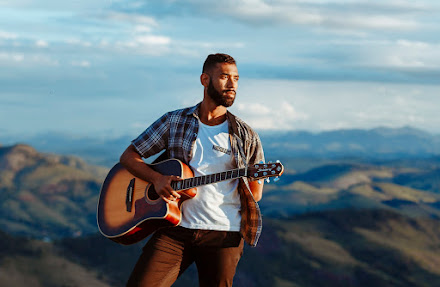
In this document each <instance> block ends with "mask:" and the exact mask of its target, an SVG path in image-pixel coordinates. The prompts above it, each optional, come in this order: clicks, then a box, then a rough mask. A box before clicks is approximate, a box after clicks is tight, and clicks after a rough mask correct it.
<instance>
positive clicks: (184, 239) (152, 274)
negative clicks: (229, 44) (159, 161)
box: [120, 54, 264, 287]
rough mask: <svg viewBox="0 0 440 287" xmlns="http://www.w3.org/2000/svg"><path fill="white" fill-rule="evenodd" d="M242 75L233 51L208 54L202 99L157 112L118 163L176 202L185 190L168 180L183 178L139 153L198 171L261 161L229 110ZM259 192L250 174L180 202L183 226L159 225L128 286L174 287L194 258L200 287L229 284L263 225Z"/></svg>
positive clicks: (256, 142) (252, 137) (256, 144)
mask: <svg viewBox="0 0 440 287" xmlns="http://www.w3.org/2000/svg"><path fill="white" fill-rule="evenodd" d="M238 79H239V75H238V70H237V66H236V63H235V60H234V59H233V58H232V57H231V56H229V55H226V54H211V55H209V56H208V57H207V59H206V61H205V63H204V65H203V71H202V75H201V76H200V81H201V84H202V85H203V87H204V94H203V100H202V102H201V103H199V104H198V105H196V106H194V107H190V108H185V109H181V110H177V111H173V112H169V113H166V114H165V115H163V116H162V117H161V118H159V119H158V120H157V121H156V122H155V123H153V124H152V125H151V126H150V127H148V128H147V129H146V130H145V131H144V132H143V133H142V134H141V135H139V137H138V138H136V139H135V140H133V142H132V144H131V145H130V146H129V147H128V148H127V149H126V150H125V152H124V153H123V154H122V156H121V159H120V162H121V164H122V165H124V166H125V168H126V169H127V170H129V171H130V172H131V173H132V174H133V175H135V176H138V177H140V178H142V179H144V180H146V181H147V182H150V183H152V184H153V185H154V187H155V190H156V192H157V193H158V194H159V196H160V197H161V198H162V199H163V200H164V201H166V202H171V201H174V200H176V199H177V198H180V195H179V193H178V192H176V191H174V190H173V188H172V187H171V185H170V184H171V182H172V181H176V180H180V179H179V178H178V177H177V176H168V175H162V174H160V173H158V172H156V171H154V170H153V169H151V168H150V167H149V166H147V165H145V164H144V161H143V160H142V158H148V157H150V156H152V155H154V154H157V153H159V152H160V151H161V150H165V152H166V155H167V156H168V157H169V158H176V159H179V160H181V161H182V162H184V163H185V164H187V165H189V166H190V167H191V168H192V170H193V172H194V175H195V176H199V175H206V174H212V173H218V172H222V171H227V170H230V169H233V168H237V167H239V168H242V167H244V166H245V165H247V164H249V165H252V164H256V163H259V162H261V161H264V154H263V149H262V146H261V142H260V139H259V137H258V135H257V134H256V133H255V132H254V131H253V130H252V129H251V128H250V127H249V126H248V125H247V124H245V123H244V122H243V121H242V120H240V119H239V118H237V117H235V116H234V115H232V114H231V113H230V112H229V111H228V110H227V108H228V107H230V106H231V105H232V104H233V103H234V100H235V96H236V91H237V87H238ZM262 191H263V184H261V183H259V182H257V181H252V182H250V181H248V180H247V179H246V178H241V179H240V180H238V179H235V180H228V181H222V182H218V183H215V184H209V185H204V186H201V187H198V188H197V195H196V196H195V197H194V198H192V199H188V200H185V201H184V202H183V203H182V206H181V211H182V222H181V223H180V225H179V226H178V227H169V228H163V229H159V230H158V231H156V233H154V235H153V236H152V238H151V239H150V240H149V241H148V243H147V244H146V245H145V247H144V250H143V253H142V254H141V256H140V258H139V260H138V262H137V264H136V266H135V268H134V270H133V272H132V274H131V276H130V278H129V280H128V283H127V286H145V287H151V286H171V285H172V284H173V283H174V282H175V280H176V279H177V278H178V276H179V275H181V274H182V273H183V272H184V271H185V269H186V268H187V267H188V266H189V265H191V264H192V263H193V262H195V263H196V266H197V269H198V274H199V285H200V286H232V282H233V278H234V275H235V270H236V267H237V264H238V261H239V260H240V257H241V255H242V252H243V238H244V240H245V241H246V242H247V243H249V244H250V245H252V246H255V245H256V243H257V240H258V237H259V234H260V231H261V215H260V211H259V208H258V204H257V203H256V202H257V201H259V200H260V199H261V197H262Z"/></svg>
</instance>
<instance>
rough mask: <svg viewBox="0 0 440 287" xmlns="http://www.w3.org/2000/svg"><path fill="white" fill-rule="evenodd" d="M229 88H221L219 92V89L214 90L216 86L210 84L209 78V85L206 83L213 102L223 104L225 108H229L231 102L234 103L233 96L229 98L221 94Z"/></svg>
mask: <svg viewBox="0 0 440 287" xmlns="http://www.w3.org/2000/svg"><path fill="white" fill-rule="evenodd" d="M227 91H229V90H223V91H222V92H221V93H220V92H219V91H217V90H216V88H215V87H214V85H213V84H212V81H211V79H210V80H209V85H208V90H207V92H208V96H209V97H210V98H211V99H212V100H213V101H214V103H216V104H217V105H218V106H223V107H225V108H229V107H230V106H232V104H233V103H234V100H235V97H234V98H229V97H226V96H224V95H223V94H224V93H226V92H227ZM234 92H235V91H234Z"/></svg>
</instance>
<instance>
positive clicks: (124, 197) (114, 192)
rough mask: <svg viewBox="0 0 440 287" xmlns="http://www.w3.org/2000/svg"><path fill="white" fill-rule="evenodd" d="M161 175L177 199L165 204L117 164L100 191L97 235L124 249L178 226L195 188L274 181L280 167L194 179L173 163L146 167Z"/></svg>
mask: <svg viewBox="0 0 440 287" xmlns="http://www.w3.org/2000/svg"><path fill="white" fill-rule="evenodd" d="M149 166H150V167H151V168H152V169H154V170H155V171H157V172H159V173H161V174H163V175H176V176H179V177H180V178H181V179H182V180H179V181H173V182H172V183H171V187H172V188H173V189H174V190H175V191H178V192H179V194H180V195H181V197H180V198H178V199H177V200H175V201H173V202H170V203H167V202H165V201H164V200H163V199H162V198H161V197H159V195H158V194H157V193H156V191H155V189H154V186H153V185H152V184H151V183H149V182H146V181H144V180H142V179H140V178H138V177H136V176H134V175H132V174H131V173H130V172H129V171H127V170H126V169H125V168H124V167H123V166H122V165H121V164H120V163H117V164H116V165H115V166H114V167H113V168H112V169H111V170H110V171H109V173H108V175H107V177H106V178H105V180H104V183H103V185H102V187H101V192H100V196H99V202H98V210H97V221H98V227H99V230H100V232H101V233H102V234H103V235H104V236H105V237H107V238H109V239H111V240H113V241H115V242H117V243H121V244H124V245H128V244H133V243H136V242H138V241H140V240H142V239H144V238H145V237H147V236H148V235H150V234H151V233H153V232H154V231H156V230H157V229H159V228H162V227H167V226H177V225H179V223H180V221H181V218H182V215H181V212H180V206H181V205H182V202H184V201H185V200H187V199H191V198H193V197H195V196H196V194H197V187H198V186H202V185H206V184H211V183H216V182H219V181H224V180H230V179H237V178H241V177H248V178H251V179H255V180H256V179H262V178H267V177H278V176H280V175H281V174H282V173H283V171H284V167H283V165H282V164H281V163H279V162H276V163H261V164H256V165H253V166H249V167H246V168H237V169H232V170H228V171H224V172H220V173H215V174H210V175H204V176H198V177H194V174H193V172H192V170H191V169H190V167H189V166H187V165H186V164H184V163H183V162H181V161H179V160H177V159H169V160H165V161H162V162H159V163H156V164H149Z"/></svg>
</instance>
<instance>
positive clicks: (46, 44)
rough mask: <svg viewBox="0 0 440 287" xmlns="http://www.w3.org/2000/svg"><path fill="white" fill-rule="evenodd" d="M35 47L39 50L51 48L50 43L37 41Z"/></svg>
mask: <svg viewBox="0 0 440 287" xmlns="http://www.w3.org/2000/svg"><path fill="white" fill-rule="evenodd" d="M35 46H37V47H38V48H47V47H49V43H47V42H46V41H44V40H37V41H36V42H35Z"/></svg>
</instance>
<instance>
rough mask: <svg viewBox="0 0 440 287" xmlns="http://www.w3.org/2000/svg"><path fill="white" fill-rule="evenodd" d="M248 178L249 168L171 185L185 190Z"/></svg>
mask: <svg viewBox="0 0 440 287" xmlns="http://www.w3.org/2000/svg"><path fill="white" fill-rule="evenodd" d="M245 176H247V168H236V169H232V170H228V171H224V172H219V173H213V174H208V175H202V176H196V177H191V178H186V179H184V180H179V181H174V182H172V183H171V187H172V188H173V189H174V190H176V191H179V190H185V189H190V188H194V187H198V186H202V185H207V184H211V183H216V182H220V181H225V180H230V179H237V178H241V177H245Z"/></svg>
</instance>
